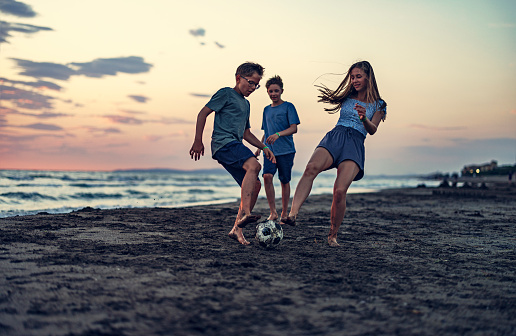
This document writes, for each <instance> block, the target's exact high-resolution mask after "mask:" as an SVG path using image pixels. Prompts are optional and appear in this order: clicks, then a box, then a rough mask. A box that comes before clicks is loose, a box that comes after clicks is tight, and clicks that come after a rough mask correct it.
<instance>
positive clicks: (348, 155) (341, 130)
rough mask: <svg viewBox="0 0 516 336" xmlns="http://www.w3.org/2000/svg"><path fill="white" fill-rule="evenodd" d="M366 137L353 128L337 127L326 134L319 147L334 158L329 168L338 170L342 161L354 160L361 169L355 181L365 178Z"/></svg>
mask: <svg viewBox="0 0 516 336" xmlns="http://www.w3.org/2000/svg"><path fill="white" fill-rule="evenodd" d="M364 141H365V136H364V135H363V134H362V133H360V132H359V131H357V130H356V129H353V128H351V127H345V126H341V125H337V126H335V128H333V129H332V130H331V131H329V132H328V133H326V135H325V136H324V138H323V139H322V140H321V142H320V143H319V145H318V146H317V147H322V148H325V149H326V150H327V151H328V152H329V153H330V155H331V156H332V158H333V164H332V165H331V166H330V167H328V169H331V168H337V167H338V166H339V164H340V163H341V162H342V161H345V160H352V161H354V162H355V163H356V164H357V165H358V168H360V171H359V172H358V174H357V176H355V178H354V181H358V180H360V179H361V178H362V177H364V165H365V146H364ZM328 169H327V170H328Z"/></svg>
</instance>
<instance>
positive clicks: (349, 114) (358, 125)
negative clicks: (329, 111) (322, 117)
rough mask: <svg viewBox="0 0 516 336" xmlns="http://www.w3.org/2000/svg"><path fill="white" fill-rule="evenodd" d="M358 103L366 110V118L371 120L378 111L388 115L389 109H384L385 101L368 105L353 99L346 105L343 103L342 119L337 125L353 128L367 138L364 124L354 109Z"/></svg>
mask: <svg viewBox="0 0 516 336" xmlns="http://www.w3.org/2000/svg"><path fill="white" fill-rule="evenodd" d="M356 103H358V104H359V105H362V106H364V107H365V108H366V117H367V119H369V120H371V119H372V118H373V115H374V114H375V113H376V111H384V112H385V114H386V115H387V108H386V107H383V108H382V106H383V104H384V101H383V100H381V99H380V100H378V101H376V102H375V103H371V104H367V103H364V102H361V101H360V100H356V99H353V98H347V99H346V100H345V101H344V103H342V108H341V109H340V117H339V120H338V121H337V125H341V126H346V127H351V128H354V129H356V130H357V131H359V132H360V133H362V134H363V135H364V136H367V131H366V129H365V127H364V124H363V123H362V122H361V121H360V118H359V117H358V113H357V111H356V110H354V109H353V108H354V107H355V104H356Z"/></svg>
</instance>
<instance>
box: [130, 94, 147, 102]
mask: <svg viewBox="0 0 516 336" xmlns="http://www.w3.org/2000/svg"><path fill="white" fill-rule="evenodd" d="M127 97H129V98H131V99H133V100H134V101H137V102H138V103H146V102H147V100H149V99H150V98H148V97H145V96H140V95H129V96H127Z"/></svg>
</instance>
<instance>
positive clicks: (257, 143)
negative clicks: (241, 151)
mask: <svg viewBox="0 0 516 336" xmlns="http://www.w3.org/2000/svg"><path fill="white" fill-rule="evenodd" d="M244 139H245V140H246V141H247V142H249V143H250V144H251V145H253V146H255V147H258V148H260V149H262V150H263V153H264V154H265V156H266V157H267V159H269V160H271V162H272V163H276V158H275V157H274V154H273V153H272V151H271V150H270V149H269V147H267V146H266V145H264V144H263V142H261V141H260V140H258V138H257V137H256V136H255V135H254V134H253V133H251V129H250V128H247V129H246V130H245V131H244Z"/></svg>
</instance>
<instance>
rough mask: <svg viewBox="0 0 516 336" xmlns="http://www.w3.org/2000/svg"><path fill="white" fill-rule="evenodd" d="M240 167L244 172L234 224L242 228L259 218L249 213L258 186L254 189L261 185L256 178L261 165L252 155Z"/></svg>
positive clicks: (254, 201)
mask: <svg viewBox="0 0 516 336" xmlns="http://www.w3.org/2000/svg"><path fill="white" fill-rule="evenodd" d="M242 168H243V169H244V170H245V172H246V173H245V176H244V179H243V181H242V186H241V196H240V209H239V211H238V215H237V220H236V224H237V226H238V227H240V228H244V227H245V226H246V225H247V224H250V223H253V222H256V221H257V220H258V219H260V216H253V215H251V209H252V208H253V207H254V205H255V204H256V200H257V198H258V192H259V188H258V190H257V191H256V189H257V187H258V185H260V186H261V184H260V182H259V180H258V174H259V173H260V170H261V169H262V166H261V165H260V163H259V162H258V160H256V157H254V156H253V157H251V158H249V159H247V161H245V163H244V165H243V166H242ZM257 181H258V183H257Z"/></svg>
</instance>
